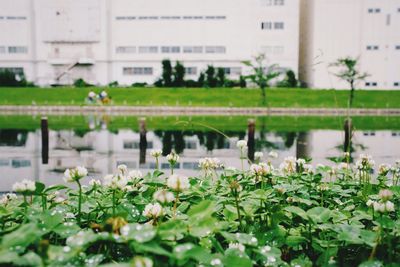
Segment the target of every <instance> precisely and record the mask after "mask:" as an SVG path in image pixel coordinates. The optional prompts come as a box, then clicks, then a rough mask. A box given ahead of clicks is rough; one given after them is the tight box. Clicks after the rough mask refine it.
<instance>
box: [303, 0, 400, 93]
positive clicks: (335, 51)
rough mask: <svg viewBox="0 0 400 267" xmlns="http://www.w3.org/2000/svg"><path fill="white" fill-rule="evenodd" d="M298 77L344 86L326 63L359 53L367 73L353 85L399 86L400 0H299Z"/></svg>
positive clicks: (316, 84)
mask: <svg viewBox="0 0 400 267" xmlns="http://www.w3.org/2000/svg"><path fill="white" fill-rule="evenodd" d="M300 13H301V16H300V36H301V38H300V68H299V74H300V79H301V80H303V81H305V82H306V83H307V85H308V86H309V87H312V88H348V85H347V84H345V83H342V82H340V81H339V80H338V78H337V77H335V75H333V74H332V72H334V69H332V68H330V67H329V64H330V63H332V62H334V61H335V60H337V59H338V58H343V57H347V56H351V57H359V60H360V69H361V70H362V71H363V72H367V73H368V74H370V76H369V77H368V78H367V79H366V80H365V81H364V82H362V83H360V84H358V87H359V88H367V89H368V88H371V89H377V88H379V89H399V88H400V0H380V1H376V0H301V11H300Z"/></svg>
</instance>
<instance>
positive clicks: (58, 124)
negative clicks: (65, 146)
mask: <svg viewBox="0 0 400 267" xmlns="http://www.w3.org/2000/svg"><path fill="white" fill-rule="evenodd" d="M94 117H95V116H49V117H48V121H49V127H50V129H53V130H62V129H76V130H88V129H89V126H88V124H89V120H90V118H92V119H94ZM250 118H252V119H254V117H250V116H249V117H247V116H235V117H230V116H226V117H218V116H194V117H185V116H180V117H176V116H172V117H151V116H150V117H147V118H146V121H147V128H148V129H149V130H178V131H179V130H207V129H208V130H209V129H210V128H209V127H212V128H215V129H218V130H220V131H222V132H229V131H244V130H246V129H247V123H248V119H250ZM99 119H101V120H102V121H104V122H105V123H106V124H107V126H108V129H109V130H111V131H117V130H118V129H132V130H138V129H139V128H138V121H139V117H135V116H122V117H121V116H120V117H110V116H99V117H97V120H99ZM255 120H256V127H257V129H261V128H263V129H265V131H282V132H285V131H286V132H288V131H308V130H318V129H331V130H343V123H344V120H345V118H343V117H275V116H273V117H256V118H255ZM352 121H353V125H354V130H400V117H354V118H353V119H352ZM38 128H40V117H38V116H18V115H11V116H10V115H7V116H0V129H25V130H35V129H38Z"/></svg>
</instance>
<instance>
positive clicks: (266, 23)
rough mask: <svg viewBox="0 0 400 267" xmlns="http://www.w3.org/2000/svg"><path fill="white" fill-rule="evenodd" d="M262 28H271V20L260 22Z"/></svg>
mask: <svg viewBox="0 0 400 267" xmlns="http://www.w3.org/2000/svg"><path fill="white" fill-rule="evenodd" d="M261 29H262V30H272V22H261Z"/></svg>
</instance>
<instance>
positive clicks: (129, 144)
mask: <svg viewBox="0 0 400 267" xmlns="http://www.w3.org/2000/svg"><path fill="white" fill-rule="evenodd" d="M124 149H139V142H135V141H124Z"/></svg>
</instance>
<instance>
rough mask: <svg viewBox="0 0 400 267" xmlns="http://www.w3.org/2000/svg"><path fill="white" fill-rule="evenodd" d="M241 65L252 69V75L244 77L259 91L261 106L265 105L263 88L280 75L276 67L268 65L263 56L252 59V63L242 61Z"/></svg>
mask: <svg viewBox="0 0 400 267" xmlns="http://www.w3.org/2000/svg"><path fill="white" fill-rule="evenodd" d="M242 63H243V64H245V65H246V66H248V67H250V68H251V69H252V72H253V73H252V74H251V75H247V76H245V78H246V79H248V80H251V81H252V82H253V83H255V84H256V85H257V86H258V87H259V88H260V90H261V98H262V104H263V105H265V103H266V99H265V97H266V95H265V88H267V87H269V86H270V84H269V83H270V81H271V80H273V79H275V78H276V77H278V76H279V75H280V72H278V71H277V68H278V65H276V64H274V65H268V64H267V63H266V57H265V55H264V54H260V55H258V56H256V57H254V62H251V61H243V62H242Z"/></svg>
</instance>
